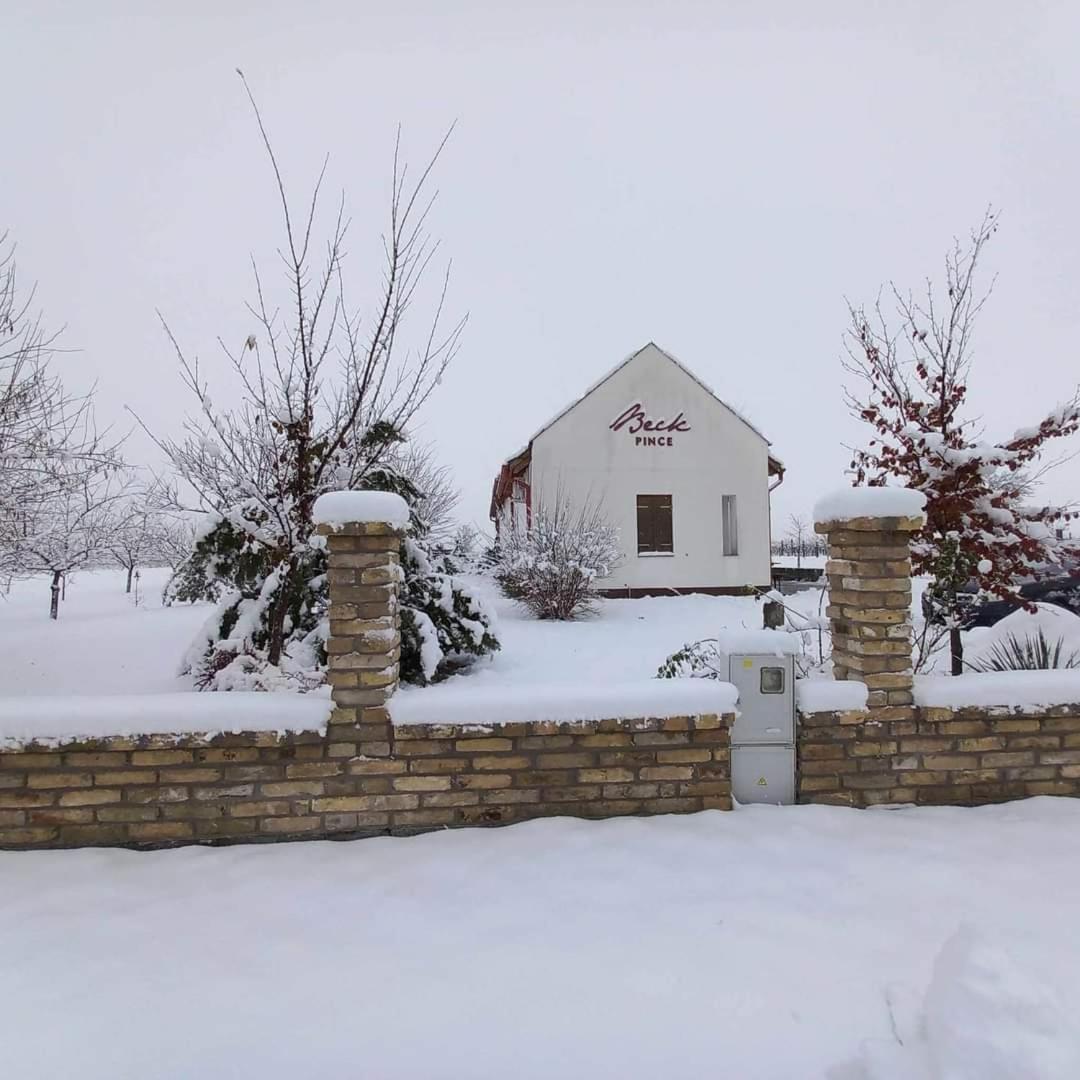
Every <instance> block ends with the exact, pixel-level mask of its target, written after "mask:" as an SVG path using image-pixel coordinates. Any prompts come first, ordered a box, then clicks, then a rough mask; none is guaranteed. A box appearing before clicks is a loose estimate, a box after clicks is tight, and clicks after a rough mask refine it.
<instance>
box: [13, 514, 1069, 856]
mask: <svg viewBox="0 0 1080 1080" xmlns="http://www.w3.org/2000/svg"><path fill="white" fill-rule="evenodd" d="M917 527H918V522H917V521H916V519H898V518H863V519H855V520H845V521H843V522H823V523H820V524H819V525H818V526H817V528H818V530H819V531H821V532H824V533H826V534H827V535H828V538H829V545H830V561H829V564H828V567H827V570H828V575H829V586H830V594H831V595H830V599H831V604H830V606H829V609H828V614H829V618H830V622H831V628H832V633H833V640H834V646H835V652H834V657H835V662H836V673H837V676H838V677H839V678H841V679H847V680H859V681H862V682H864V683H865V684H866V685H867V687H868V695H867V704H868V707H867V708H866V709H865V710H863V711H859V712H848V713H836V712H818V713H804V714H803V715H802V716H801V718H800V723H799V732H798V744H797V748H798V783H797V791H798V798H799V801H801V802H826V803H840V804H843V805H849V806H869V805H872V804H875V803H904V802H907V803H924V804H944V803H978V802H988V801H1000V800H1003V799H1010V798H1015V797H1019V796H1026V795H1042V794H1053V795H1059V794H1060V795H1080V705H1078V704H1063V705H1060V706H1054V707H1048V708H1046V709H1044V710H1042V711H1040V712H1039V713H1037V714H1030V713H1027V712H1025V713H1017V712H1015V711H1012V710H1009V709H1006V708H1000V709H987V708H982V709H975V708H971V709H939V708H920V707H918V706H917V705H916V704H915V698H914V694H913V681H912V674H911V628H910V616H909V612H910V599H911V573H910V563H909V561H908V557H907V551H908V547H907V544H908V536H909V535H910V533H911V531H912V529H913V528H917ZM320 528H321V531H322V533H323V534H324V535H325V536H326V540H327V553H328V575H329V582H330V612H329V616H330V638H329V641H328V643H327V651H328V654H329V673H328V681H329V683H330V684H331V687H332V695H333V706H334V707H333V710H332V711H331V713H330V716H329V720H328V723H327V726H326V729H325V731H303V732H296V733H292V734H285V735H279V734H277V733H274V732H247V733H242V734H229V735H218V736H213V737H208V736H196V735H184V734H176V735H143V736H137V737H111V738H100V739H80V740H71V741H68V742H66V743H64V744H62V745H55V746H54V745H46V744H45V743H36V744H35V743H29V744H26V745H23V746H19V747H15V748H12V749H10V750H7V751H3V752H0V847H4V848H27V847H31V848H34V847H36V848H54V847H80V846H94V845H124V846H151V847H152V846H163V845H174V844H190V843H199V842H250V841H255V840H277V839H287V838H294V839H298V838H319V837H352V836H372V835H379V834H393V835H403V834H409V833H415V832H421V831H424V830H428V829H436V828H443V827H448V826H461V825H495V824H503V823H508V822H514V821H521V820H525V819H528V818H536V817H544V816H550V815H556V814H569V815H574V816H578V817H590V818H600V817H611V816H616V815H621V814H660V813H689V812H693V811H698V810H705V809H730V808H731V805H732V802H731V771H730V761H731V751H730V727H731V725H732V723H733V721H734V715H733V714H723V715H721V714H719V713H717V712H706V713H701V714H698V715H684V716H661V717H657V716H639V717H628V718H627V717H621V718H614V717H613V718H609V719H601V720H590V721H575V722H567V723H556V722H553V721H534V722H528V723H523V722H516V721H515V719H514V717H513V716H507V718H506V721H507V722H505V723H498V724H492V725H489V726H488V727H487V728H483V729H481V728H478V727H477V726H476V725H466V724H458V725H448V724H426V725H416V724H408V725H404V724H395V723H393V721H392V718H391V713H390V709H389V708H388V704H389V702H390V698H391V696H392V695H393V693H394V691H395V690H396V688H397V683H398V660H399V653H400V634H399V621H398V611H397V603H398V599H397V594H398V582H399V580H400V565H399V554H398V552H399V545H400V536H399V534H398V533H397V532H396V531H395V530H394V529H393V528H392V527H390V526H389V525H387V524H384V523H379V522H374V523H354V524H346V525H343V526H321V527H320ZM672 693H673V694H674V693H675V688H674V687H673V688H672Z"/></svg>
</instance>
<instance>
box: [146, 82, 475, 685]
mask: <svg viewBox="0 0 1080 1080" xmlns="http://www.w3.org/2000/svg"><path fill="white" fill-rule="evenodd" d="M238 74H239V75H240V79H241V81H242V83H243V86H244V91H245V93H246V95H247V98H248V101H249V102H250V105H251V108H252V110H253V113H254V117H255V121H256V124H257V126H258V129H259V133H260V135H261V138H262V144H263V148H264V149H265V151H266V154H267V157H268V159H269V163H270V168H271V171H272V174H273V177H274V181H275V183H276V187H277V193H278V197H279V202H280V207H281V215H282V221H283V226H284V244H283V247H282V248H281V249H280V250H279V255H280V257H281V260H282V263H283V264H284V268H285V276H286V279H287V286H288V302H287V304H286V305H285V310H284V312H282V311H280V310H279V308H278V306H277V305H276V304H275V303H274V302H272V301H271V299H270V296H269V291H268V288H267V283H266V282H265V281H264V278H263V275H262V273H261V271H260V269H259V267H258V266H257V265H255V263H254V260H253V262H252V269H253V273H254V296H255V299H254V301H253V302H252V303H251V304H250V305H249V307H248V310H249V314H250V315H251V317H252V319H253V321H254V324H255V327H256V328H255V330H254V331H253V332H250V333H248V334H246V335H245V336H244V337H243V340H242V343H241V345H240V347H239V348H236V349H232V348H229V347H228V346H226V345H225V344H224V343H222V342H220V339H219V344H221V348H222V350H223V351H224V354H225V357H226V359H227V361H228V363H229V365H230V367H231V368H232V370H233V372H234V373H235V374H236V376H237V377H238V379H239V383H240V386H241V391H242V402H241V404H240V406H239V407H238V408H236V409H229V408H222V407H220V406H218V405H216V404H215V403H214V401H213V399H212V397H211V394H210V391H209V387H208V385H207V382H206V380H205V379H204V377H203V374H202V371H201V369H200V367H199V362H198V360H197V359H192V360H189V359H188V357H187V355H186V354H185V352H184V351H183V350H182V349H181V347H180V345H179V343H178V342H177V341H176V339H175V337H174V335H173V334H172V332H171V331H170V330H169V327H168V325H167V324H166V323H165V322H164V319H163V320H162V322H163V325H165V330H166V333H167V334H168V336H169V340H170V341H171V342H172V345H173V347H174V349H175V351H176V355H177V357H178V359H179V363H180V370H181V373H182V377H183V380H184V382H185V383H186V385H187V387H188V388H189V389H190V391H191V392H192V394H193V395H194V397H195V399H196V401H197V402H198V406H199V411H200V415H199V416H198V417H197V418H190V419H189V420H188V421H187V423H186V434H185V436H184V437H183V438H182V439H179V440H161V441H160V442H159V443H158V445H159V446H161V447H162V449H164V451H165V452H166V453H167V454H168V456H169V458H170V460H171V461H172V464H173V466H174V468H175V470H176V472H177V473H178V475H179V477H180V478H181V480H182V481H183V482H185V483H186V484H187V485H190V487H191V488H192V489H194V491H195V492H196V496H197V506H196V509H198V510H201V511H209V512H211V513H212V514H213V515H215V518H214V520H217V521H221V522H224V523H226V525H227V527H228V529H229V530H231V531H232V533H233V534H235V535H234V538H233V539H235V541H236V544H235V545H234V546H236V547H239V546H240V545H250V548H251V549H252V550H254V551H257V552H258V553H259V569H258V571H257V574H256V575H255V577H256V578H257V579H258V581H259V582H260V583H261V584H260V587H259V598H260V599H259V603H260V604H261V605H262V607H261V613H260V625H261V624H262V623H263V621H264V623H265V636H266V647H265V656H266V660H267V662H268V663H270V664H271V665H277V664H278V663H279V661H280V659H281V655H282V649H283V645H284V641H285V627H286V621H287V620H286V616H287V613H288V612H289V611H290V610H293V609H295V608H297V607H298V606H303V603H304V601H303V600H301V599H300V597H301V594H303V593H304V591H305V589H306V588H307V580H306V576H307V575H309V567H308V562H309V557H310V552H311V545H310V543H309V542H310V540H311V538H312V534H313V531H314V528H313V524H312V520H311V510H312V506H313V504H314V502H315V499H316V498H317V497H318V496H319V495H320V494H321V493H322V492H324V491H327V490H331V489H339V488H358V487H363V486H389V487H393V486H394V484H395V482H396V480H397V477H396V470H395V468H394V456H395V454H397V453H399V452H400V447H401V444H402V443H403V441H404V440H405V437H406V428H407V425H408V423H409V421H410V420H411V419H412V417H413V416H414V415H415V414H416V412H417V410H418V409H419V408H420V407H421V406H422V405H423V404H424V402H425V401H426V400H427V398H428V396H429V395H430V394H431V392H432V390H433V389H434V388H435V386H436V385H437V384H438V382H439V380H440V378H441V376H442V373H443V371H444V370H445V368H446V366H447V364H448V363H449V362H450V360H451V359H452V357H453V356H454V353H455V351H456V349H457V346H458V340H459V337H460V334H461V331H462V328H463V326H464V322H465V320H464V319H461V320H459V321H457V322H454V323H453V324H452V325H451V326H449V327H448V328H446V329H444V328H443V307H444V302H445V297H446V289H447V284H448V280H449V267H447V269H446V271H445V273H444V275H443V277H442V281H441V287H440V288H439V289H438V290H437V292H436V295H435V298H434V301H433V303H434V308H433V314H432V316H431V318H430V319H429V320H428V322H427V326H426V330H425V331H424V332H423V334H422V335H421V336H420V337H419V338H418V339H414V341H413V344H412V347H411V348H408V347H406V344H405V343H404V342H403V341H401V337H402V334H403V330H404V323H405V317H406V314H407V313H408V312H409V311H410V309H411V307H412V305H413V304H414V302H415V301H416V300H417V298H418V296H419V295H420V289H421V285H422V283H423V281H424V280H425V275H426V273H427V271H428V270H429V268H430V266H431V262H432V258H433V257H434V255H435V252H436V250H437V245H436V244H434V243H433V242H432V241H431V238H430V236H429V234H428V232H427V227H426V224H427V217H428V212H429V209H430V206H431V198H430V197H429V196H428V195H427V188H428V182H429V179H430V175H431V171H432V169H433V167H434V165H435V162H436V160H437V159H438V157H439V154H440V153H441V151H442V148H443V146H444V145H445V143H446V139H447V138H449V132H448V133H447V135H446V137H445V138H444V139H443V142H442V143H441V144H440V146H439V147H438V149H437V150H436V152H435V154H434V156H433V157H432V159H431V160H430V161H429V162H428V164H427V166H426V167H425V168H424V169H423V170H422V171H421V172H420V174H419V176H418V177H417V178H416V179H415V180H411V179H410V177H409V174H408V169H407V167H406V166H405V165H404V164H403V163H402V161H401V158H400V153H399V145H396V146H395V150H394V157H393V168H392V173H391V191H390V215H389V225H388V228H387V231H386V233H385V235H384V237H383V276H382V289H381V294H380V295H379V297H378V299H377V302H376V304H375V305H374V310H373V312H372V314H371V317H370V319H369V320H368V321H367V322H366V323H365V322H364V321H363V320H362V319H361V313H360V311H359V310H357V309H355V308H353V307H351V306H350V305H349V302H348V301H347V299H346V289H345V281H344V262H345V242H346V237H347V233H348V227H349V222H348V219H347V217H346V215H345V210H344V201H343V200H342V202H341V203H339V204H338V208H337V211H336V214H335V216H334V219H333V224H332V225H331V227H330V229H329V233H328V237H327V239H326V241H325V244H324V245H319V244H318V243H317V242H316V241H315V233H316V218H317V211H318V209H319V205H320V194H321V190H322V185H323V179H324V176H325V172H326V162H325V161H324V162H323V166H322V170H321V171H320V173H319V176H318V179H317V181H316V183H315V186H314V189H313V192H312V196H311V199H310V202H309V203H308V205H307V209H306V212H305V213H304V214H303V215H302V216H299V217H298V216H297V213H296V209H295V206H294V204H293V203H292V202H290V200H289V198H288V196H287V194H286V189H285V183H284V180H283V177H282V173H281V169H280V167H279V163H278V159H277V156H276V153H275V151H274V148H273V146H272V143H271V140H270V137H269V135H268V133H267V130H266V127H265V125H264V123H263V118H262V115H261V113H260V111H259V108H258V105H257V103H256V101H255V98H254V96H253V95H252V93H251V91H250V89H249V87H248V84H247V81H246V79H244V76H243V73H242V72H238ZM399 142H400V136H399ZM174 504H175V505H176V506H177V507H181V506H183V505H184V501H183V500H182V499H181V498H179V496H177V498H176V499H175V500H174ZM229 543H232V540H230V541H229ZM220 565H222V564H220V563H219V566H220ZM242 574H243V578H244V584H245V586H248V585H250V584H251V581H252V576H251V572H250V566H249V565H248V564H245V567H244V569H243V571H242ZM266 583H270V586H272V587H267V588H263V587H262V586H263V585H265V584H266ZM294 621H295V620H294Z"/></svg>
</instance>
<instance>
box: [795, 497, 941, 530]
mask: <svg viewBox="0 0 1080 1080" xmlns="http://www.w3.org/2000/svg"><path fill="white" fill-rule="evenodd" d="M925 524H926V496H925V495H924V494H923V493H922V492H921V491H913V490H912V489H911V488H904V487H859V488H841V489H840V490H838V491H834V492H832V493H831V494H829V495H825V496H823V497H822V498H820V499H818V501H817V502H816V503H815V504H814V531H815V532H819V533H827V532H829V531H830V530H831V529H833V528H845V529H860V528H861V529H868V530H882V531H889V532H914V531H915V530H916V529H921V528H922V527H923V525H925Z"/></svg>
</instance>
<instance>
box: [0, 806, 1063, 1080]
mask: <svg viewBox="0 0 1080 1080" xmlns="http://www.w3.org/2000/svg"><path fill="white" fill-rule="evenodd" d="M0 882H3V886H2V888H0V1046H2V1047H3V1049H2V1056H0V1061H2V1065H0V1074H2V1075H3V1076H5V1077H11V1078H12V1080H15V1078H18V1080H56V1078H58V1077H67V1076H74V1075H77V1076H79V1077H80V1078H82V1080H127V1078H131V1080H135V1078H139V1080H194V1078H199V1080H203V1078H205V1080H211V1078H213V1080H226V1078H228V1080H247V1078H249V1077H256V1076H257V1077H261V1078H263V1080H279V1078H280V1080H297V1078H300V1077H311V1076H320V1075H328V1076H348V1077H365V1078H366V1077H371V1078H378V1080H394V1078H410V1080H413V1078H418V1077H424V1078H440V1077H446V1078H448V1080H449V1078H452V1080H467V1078H481V1077H485V1078H486V1077H490V1078H493V1080H494V1078H498V1080H503V1078H506V1077H515V1078H520V1080H526V1078H530V1077H552V1076H560V1077H583V1078H601V1077H621V1078H634V1077H641V1078H648V1080H653V1078H656V1077H665V1078H682V1077H695V1078H697V1077H737V1078H739V1080H773V1078H775V1080H818V1078H826V1077H828V1078H830V1080H868V1078H872V1080H943V1078H945V1077H948V1078H949V1080H1066V1078H1075V1077H1076V1076H1080V1065H1078V1064H1077V1060H1078V1059H1077V1058H1076V1057H1072V1058H1069V1057H1068V1056H1067V1055H1068V1054H1069V1053H1071V1052H1072V1051H1070V1050H1069V1039H1070V1036H1069V1035H1068V1032H1069V1031H1071V1032H1073V1033H1075V1031H1076V1029H1077V1027H1078V1026H1080V1025H1077V1023H1076V1020H1075V1018H1076V1017H1077V1016H1080V963H1078V959H1080V942H1078V940H1077V936H1076V931H1075V922H1076V918H1075V916H1076V912H1077V911H1078V910H1080V802H1077V801H1073V800H1068V799H1056V800H1055V799H1049V798H1043V799H1031V800H1028V801H1026V802H1020V803H1013V804H1010V805H1006V806H997V807H984V808H981V809H975V810H963V809H946V808H942V809H906V810H898V811H856V810H847V809H838V808H830V807H813V806H809V807H787V808H766V807H752V808H745V809H742V810H740V811H737V812H735V813H728V814H725V813H721V812H706V813H703V814H698V815H694V816H691V817H667V818H654V819H628V820H613V821H606V822H583V821H573V820H568V819H559V820H545V821H537V822H533V823H529V824H524V825H515V826H512V827H509V828H504V829H498V830H491V831H485V830H463V831H457V832H446V833H436V834H429V835H426V836H422V837H417V838H413V839H375V840H363V841H357V842H354V843H327V842H321V843H305V844H290V845H279V846H257V847H234V848H187V849H181V850H178V851H163V852H154V853H134V852H127V851H101V850H98V851H92V850H85V851H77V852H55V853H54V852H29V853H21V854H2V855H0ZM965 927H966V928H969V931H963V932H962V933H961V935H960V937H959V938H958V937H957V934H958V931H961V930H962V928H965ZM969 933H970V934H973V935H974V940H971V939H970V937H969ZM950 942H951V943H950ZM946 943H950V944H949V948H948V950H947V951H946V953H945V955H944V956H941V953H942V948H943V946H945V945H946ZM936 961H937V970H936V972H935V962H936ZM931 983H933V987H932V992H931V994H930V997H929V1001H928V1003H927V990H928V988H930V987H931ZM927 1008H928V1010H929V1011H928V1013H927V1012H926V1011H925V1010H926V1009H927ZM1063 1018H1064V1019H1063ZM901 1041H902V1045H901ZM928 1053H931V1054H933V1055H936V1061H937V1065H935V1066H934V1067H933V1068H931V1067H930V1066H929V1065H927V1064H926V1060H925V1056H926V1055H927V1054H928ZM1016 1059H1019V1060H1020V1061H1021V1062H1023V1063H1026V1064H1016V1063H1015V1060H1016ZM1002 1060H1004V1061H1006V1062H1008V1061H1009V1060H1013V1061H1014V1063H1013V1065H1011V1066H1007V1067H1000V1061H1002ZM995 1062H998V1065H997V1066H995ZM1055 1062H1056V1064H1055Z"/></svg>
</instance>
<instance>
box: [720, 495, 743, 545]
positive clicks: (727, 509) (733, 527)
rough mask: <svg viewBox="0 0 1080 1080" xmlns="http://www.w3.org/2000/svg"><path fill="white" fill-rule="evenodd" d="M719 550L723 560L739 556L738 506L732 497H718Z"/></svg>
mask: <svg viewBox="0 0 1080 1080" xmlns="http://www.w3.org/2000/svg"><path fill="white" fill-rule="evenodd" d="M720 527H721V532H722V533H723V536H722V539H721V550H722V551H723V553H724V558H736V557H738V554H739V504H738V500H737V499H736V497H735V496H734V495H721V496H720Z"/></svg>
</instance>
